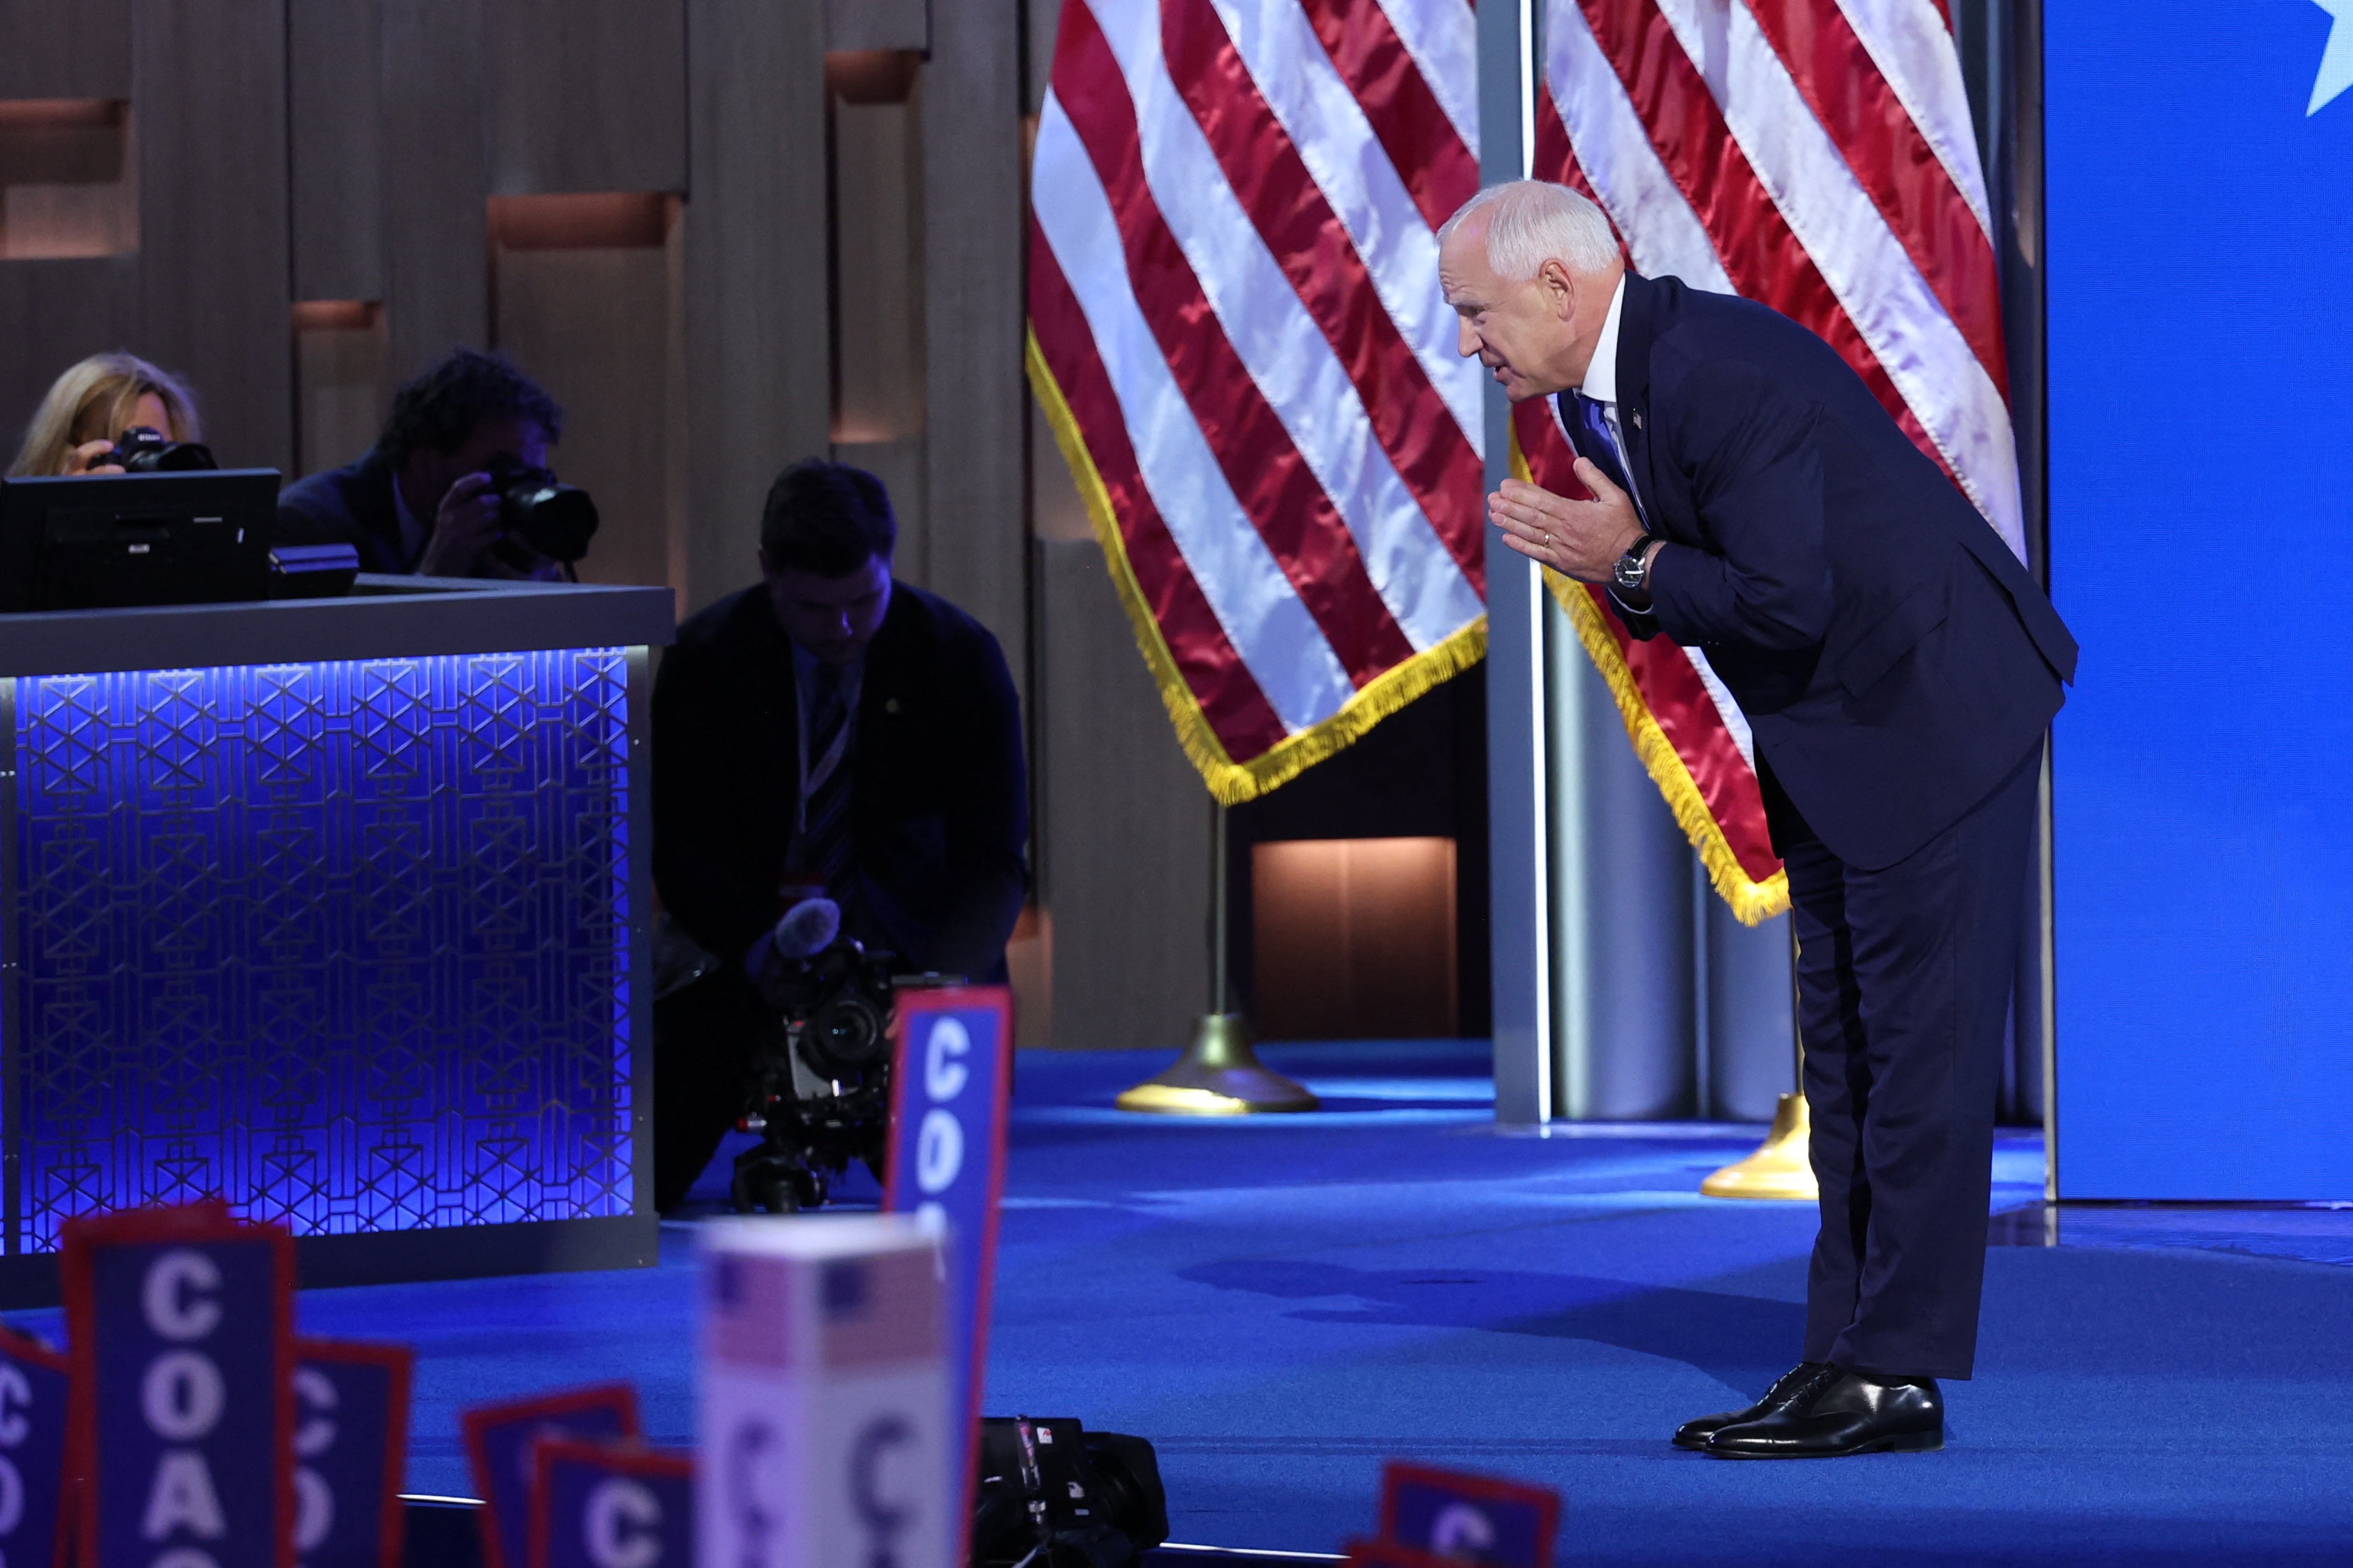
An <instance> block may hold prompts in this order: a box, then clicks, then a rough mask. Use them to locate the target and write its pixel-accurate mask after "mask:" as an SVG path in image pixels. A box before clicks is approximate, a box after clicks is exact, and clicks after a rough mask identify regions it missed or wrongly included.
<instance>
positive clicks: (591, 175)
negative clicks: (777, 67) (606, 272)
mask: <svg viewBox="0 0 2353 1568" xmlns="http://www.w3.org/2000/svg"><path fill="white" fill-rule="evenodd" d="M804 3H806V0H804ZM488 7H489V8H488V10H487V12H486V14H485V15H486V20H487V21H488V23H489V29H488V31H489V43H490V53H491V190H493V191H495V192H496V193H498V194H499V195H553V194H555V193H559V192H568V191H680V190H684V189H685V188H686V179H687V168H686V13H687V5H686V3H685V0H488ZM786 8H790V7H786ZM721 47H725V40H721Z"/></svg>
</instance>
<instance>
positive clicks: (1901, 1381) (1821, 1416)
mask: <svg viewBox="0 0 2353 1568" xmlns="http://www.w3.org/2000/svg"><path fill="white" fill-rule="evenodd" d="M1829 1372H1830V1375H1829V1376H1827V1377H1820V1378H1816V1379H1814V1380H1812V1381H1811V1382H1810V1384H1808V1385H1807V1386H1806V1388H1805V1389H1804V1390H1802V1391H1801V1392H1800V1393H1799V1394H1798V1395H1797V1396H1796V1397H1793V1398H1791V1399H1789V1400H1788V1401H1787V1402H1786V1403H1785V1404H1783V1405H1782V1406H1781V1407H1780V1408H1779V1409H1778V1410H1775V1411H1772V1412H1771V1413H1769V1414H1767V1415H1762V1416H1759V1417H1758V1418H1757V1419H1756V1420H1754V1421H1743V1422H1737V1423H1735V1424H1734V1425H1732V1426H1721V1427H1718V1428H1717V1429H1716V1433H1715V1436H1713V1437H1710V1438H1709V1439H1708V1440H1707V1448H1706V1453H1707V1455H1708V1457H1709V1458H1716V1459H1838V1458H1845V1457H1846V1456H1847V1455H1849V1454H1897V1453H1905V1454H1910V1453H1922V1452H1926V1451H1927V1450H1929V1449H1934V1448H1941V1447H1944V1446H1945V1396H1944V1395H1943V1394H1939V1393H1938V1392H1937V1391H1936V1379H1935V1378H1933V1377H1899V1378H1892V1379H1888V1380H1885V1381H1882V1380H1881V1379H1879V1378H1875V1377H1868V1376H1865V1375H1864V1374H1863V1373H1859V1372H1847V1371H1844V1370H1842V1369H1840V1368H1837V1367H1832V1368H1830V1369H1829Z"/></svg>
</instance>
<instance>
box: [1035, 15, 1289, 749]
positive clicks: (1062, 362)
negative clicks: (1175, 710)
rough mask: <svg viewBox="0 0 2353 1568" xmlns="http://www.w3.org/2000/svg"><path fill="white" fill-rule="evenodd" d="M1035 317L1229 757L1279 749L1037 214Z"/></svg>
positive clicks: (1137, 566) (1130, 560)
mask: <svg viewBox="0 0 2353 1568" xmlns="http://www.w3.org/2000/svg"><path fill="white" fill-rule="evenodd" d="M1071 9H1073V10H1076V9H1080V7H1077V6H1073V7H1072V8H1071ZM1029 324H1030V330H1031V331H1034V332H1036V333H1037V335H1038V349H1039V353H1042V354H1044V355H1045V358H1046V364H1047V367H1048V368H1049V369H1050V370H1051V371H1052V372H1053V373H1054V380H1055V382H1056V383H1057V384H1059V385H1060V387H1061V389H1062V397H1063V399H1064V401H1066V402H1067V403H1069V405H1071V417H1072V418H1073V419H1075V420H1077V421H1078V426H1079V431H1080V433H1081V435H1082V437H1084V438H1085V440H1086V446H1087V455H1088V456H1089V457H1090V458H1092V459H1093V460H1094V466H1095V472H1096V474H1097V476H1099V477H1100V478H1101V479H1102V480H1103V489H1105V490H1107V491H1108V492H1110V496H1111V509H1112V515H1113V517H1114V518H1116V519H1117V520H1118V522H1119V531H1120V539H1121V542H1122V544H1123V546H1124V550H1125V552H1126V555H1127V564H1128V570H1129V571H1130V572H1131V573H1133V574H1134V577H1135V584H1136V588H1137V590H1138V591H1139V592H1140V593H1141V594H1142V595H1143V596H1144V602H1145V608H1146V609H1147V610H1149V611H1150V613H1151V615H1152V618H1153V620H1154V621H1155V622H1156V623H1158V625H1159V627H1160V635H1161V637H1162V638H1163V639H1164V640H1165V641H1166V643H1167V645H1168V651H1169V654H1170V655H1171V657H1173V658H1175V659H1176V668H1177V670H1178V672H1179V673H1181V674H1182V675H1183V677H1184V679H1185V684H1186V686H1187V688H1189V689H1191V691H1192V693H1193V698H1194V700H1196V701H1197V702H1198V703H1199V704H1200V705H1201V712H1202V714H1203V716H1204V717H1205V718H1206V719H1208V723H1209V728H1210V729H1211V730H1213V731H1216V732H1217V736H1218V740H1219V742H1220V743H1221V744H1222V745H1223V746H1224V747H1225V748H1226V754H1227V755H1228V756H1229V757H1243V758H1247V757H1255V756H1258V755H1260V754H1261V753H1262V752H1267V751H1269V750H1271V749H1272V748H1273V747H1274V746H1276V745H1278V744H1280V743H1281V742H1282V740H1283V739H1284V736H1285V734H1286V733H1287V731H1284V729H1283V727H1282V720H1281V719H1280V718H1278V717H1277V716H1276V714H1275V711H1274V708H1273V705H1272V704H1271V703H1269V702H1268V701H1267V700H1266V694H1265V693H1264V692H1262V691H1261V690H1260V689H1259V688H1258V682H1257V681H1256V680H1254V679H1252V678H1251V676H1250V669H1249V668H1248V667H1247V666H1245V665H1244V664H1243V663H1242V659H1241V655H1240V653H1239V652H1237V651H1236V650H1235V648H1234V645H1233V644H1232V642H1231V641H1229V639H1228V638H1227V637H1226V631H1225V627H1224V626H1221V625H1219V621H1218V616H1217V612H1216V611H1214V610H1212V609H1211V608H1210V607H1209V601H1208V598H1207V597H1206V596H1204V595H1203V594H1202V592H1201V585H1200V584H1198V583H1197V582H1195V581H1194V580H1193V574H1192V571H1191V569H1190V568H1189V567H1187V565H1186V563H1185V557H1184V553H1183V552H1181V551H1179V550H1178V549H1177V548H1176V540H1175V539H1173V538H1171V537H1170V535H1169V532H1168V525H1167V523H1166V521H1163V519H1162V518H1161V516H1160V510H1159V508H1157V507H1156V506H1155V505H1154V504H1153V500H1152V492H1151V491H1150V490H1148V489H1145V485H1144V475H1143V472H1142V470H1141V469H1140V468H1138V467H1137V465H1136V461H1135V448H1134V446H1133V445H1132V444H1131V443H1130V442H1129V440H1128V437H1127V421H1126V418H1125V417H1124V415H1123V414H1122V413H1121V411H1120V405H1119V395H1118V394H1117V393H1115V392H1114V391H1113V390H1112V384H1111V377H1110V376H1109V375H1107V374H1104V371H1103V357H1102V355H1101V354H1099V353H1096V351H1095V343H1094V335H1093V333H1092V331H1089V330H1088V327H1087V318H1086V313H1085V312H1084V311H1083V310H1081V309H1080V308H1079V300H1078V296H1077V295H1075V294H1073V293H1071V285H1070V280H1069V279H1066V278H1064V277H1063V276H1062V268H1061V266H1060V263H1058V262H1057V261H1056V260H1055V259H1054V249H1053V247H1051V246H1050V245H1048V244H1047V243H1046V237H1045V235H1044V233H1043V232H1042V231H1041V230H1040V229H1039V226H1038V225H1037V222H1036V220H1034V219H1033V220H1031V223H1030V226H1029Z"/></svg>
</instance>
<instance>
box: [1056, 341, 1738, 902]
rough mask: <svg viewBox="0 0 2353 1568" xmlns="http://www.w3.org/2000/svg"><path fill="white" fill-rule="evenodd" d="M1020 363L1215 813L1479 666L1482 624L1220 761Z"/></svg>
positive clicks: (1076, 442)
mask: <svg viewBox="0 0 2353 1568" xmlns="http://www.w3.org/2000/svg"><path fill="white" fill-rule="evenodd" d="M1022 357H1023V359H1024V361H1025V363H1027V365H1028V367H1029V386H1030V389H1031V390H1032V391H1033V392H1035V393H1036V394H1037V395H1038V402H1039V406H1040V407H1042V408H1043V409H1044V410H1045V414H1046V423H1047V424H1048V425H1049V426H1051V427H1052V429H1053V432H1054V444H1055V445H1056V446H1058V447H1060V448H1061V449H1062V460H1063V461H1064V462H1066V463H1068V464H1069V465H1070V468H1071V479H1073V480H1075V481H1076V482H1077V484H1078V487H1079V499H1080V500H1082V501H1083V502H1084V503H1085V505H1086V509H1087V521H1088V523H1089V525H1090V526H1091V527H1092V528H1093V530H1094V535H1095V542H1097V543H1098V544H1100V545H1102V546H1103V564H1104V565H1105V566H1106V567H1107V568H1108V569H1109V570H1110V572H1111V580H1112V586H1113V587H1114V588H1115V589H1117V590H1118V592H1119V600H1120V603H1121V604H1122V605H1125V606H1126V607H1127V619H1128V624H1129V626H1131V627H1132V628H1133V629H1134V633H1135V646H1136V647H1138V648H1139V649H1140V650H1142V652H1143V654H1144V662H1145V667H1146V668H1149V669H1150V670H1151V671H1152V680H1153V684H1154V685H1155V686H1157V687H1158V688H1159V689H1160V700H1161V703H1162V705H1163V706H1165V707H1166V709H1167V710H1168V718H1169V721H1171V722H1172V723H1174V724H1175V725H1176V742H1177V744H1179V745H1181V746H1182V747H1184V748H1185V755H1186V756H1187V757H1188V758H1190V759H1192V763H1193V765H1194V766H1195V767H1197V768H1198V769H1199V770H1200V771H1201V778H1202V782H1203V783H1205V784H1208V787H1209V794H1210V795H1212V796H1213V797H1215V798H1216V800H1217V801H1218V803H1219V805H1240V804H1241V803H1242V802H1243V801H1246V800H1253V799H1256V798H1257V797H1258V796H1260V795H1264V794H1266V793H1267V792H1268V791H1269V790H1271V789H1273V788H1275V787H1276V786H1277V785H1279V784H1288V783H1289V782H1290V781H1291V780H1293V779H1294V778H1297V777H1298V776H1299V775H1300V774H1301V773H1304V772H1306V771H1307V769H1309V768H1311V767H1313V766H1314V765H1315V764H1316V763H1320V762H1322V761H1324V759H1325V758H1327V757H1329V756H1332V755H1333V754H1335V752H1341V751H1344V750H1345V749H1346V748H1347V747H1348V746H1349V745H1351V744H1353V743H1354V742H1356V741H1357V740H1358V739H1360V738H1362V737H1363V736H1364V735H1365V734H1366V731H1370V730H1371V729H1372V727H1373V726H1374V725H1376V724H1377V723H1379V722H1380V721H1382V720H1384V719H1386V718H1388V716H1389V715H1390V714H1392V713H1395V712H1396V711H1397V710H1398V709H1400V708H1403V707H1404V706H1405V705H1406V704H1407V703H1409V702H1411V701H1412V700H1414V699H1415V698H1417V697H1419V696H1422V695H1423V694H1424V693H1426V692H1428V691H1430V689H1432V688H1434V687H1436V686H1438V685H1439V684H1440V683H1441V682H1443V681H1446V680H1450V679H1452V678H1453V677H1455V676H1457V675H1460V674H1461V673H1462V672H1463V671H1464V670H1466V669H1469V668H1471V667H1472V665H1475V664H1477V663H1478V662H1479V661H1480V660H1481V659H1482V658H1485V657H1486V653H1487V618H1486V617H1485V616H1480V617H1479V618H1478V619H1476V620H1474V621H1472V622H1471V623H1470V624H1469V625H1467V626H1463V627H1462V628H1461V630H1460V631H1458V632H1455V633H1454V634H1453V635H1452V636H1451V637H1448V638H1446V640H1445V641H1443V642H1440V643H1438V644H1436V645H1435V646H1433V647H1427V648H1424V649H1423V650H1422V651H1421V652H1419V653H1418V654H1416V655H1414V656H1413V657H1412V658H1409V659H1407V660H1406V661H1405V662H1404V663H1402V664H1399V665H1398V666H1396V667H1395V668H1390V669H1388V670H1385V671H1383V672H1382V673H1381V674H1380V675H1379V676H1377V677H1376V678H1375V679H1373V680H1371V681H1370V682H1368V683H1366V685H1365V686H1364V687H1363V688H1362V689H1359V690H1358V691H1357V692H1356V695H1355V696H1354V697H1351V698H1350V699H1348V700H1347V701H1346V702H1345V704H1343V705H1342V707H1341V709H1340V710H1339V711H1338V712H1337V713H1335V714H1333V715H1332V716H1331V717H1330V718H1328V719H1326V720H1324V721H1323V722H1321V723H1319V724H1316V725H1314V726H1313V727H1311V728H1309V729H1305V730H1302V731H1299V732H1298V733H1297V734H1295V735H1290V736H1286V737H1285V738H1284V739H1283V740H1282V741H1281V742H1278V743H1277V744H1275V745H1274V746H1272V747H1271V748H1269V749H1268V750H1267V751H1265V752H1261V754H1260V755H1258V756H1255V757H1252V758H1250V760H1249V761H1248V762H1243V763H1237V762H1235V761H1234V760H1233V758H1232V757H1230V756H1229V755H1228V754H1227V752H1226V748H1225V746H1224V744H1223V743H1222V742H1219V739H1218V735H1217V731H1215V730H1213V729H1211V728H1210V727H1209V720H1208V715H1207V714H1206V713H1204V712H1202V711H1201V704H1200V701H1199V700H1198V699H1197V698H1196V697H1195V696H1194V695H1193V689H1192V688H1191V687H1190V686H1188V685H1187V684H1186V682H1185V677H1184V674H1183V672H1182V671H1180V670H1179V669H1178V668H1176V655H1175V654H1174V653H1172V652H1170V651H1169V647H1168V639H1167V638H1166V637H1164V636H1163V635H1162V634H1161V630H1160V623H1159V622H1158V621H1157V620H1156V619H1155V618H1154V616H1153V614H1152V607H1151V606H1150V605H1147V604H1146V603H1145V598H1144V590H1143V588H1142V587H1141V586H1140V585H1139V584H1137V583H1136V580H1135V570H1134V567H1133V566H1132V565H1130V564H1129V563H1128V559H1127V542H1126V541H1125V540H1124V538H1123V537H1122V536H1121V534H1120V531H1119V521H1118V519H1117V518H1115V517H1113V515H1112V509H1111V492H1110V490H1109V489H1106V488H1105V486H1104V484H1103V476H1102V475H1101V474H1100V473H1098V472H1097V471H1096V469H1095V463H1094V458H1093V456H1092V454H1091V453H1089V452H1088V450H1087V446H1086V441H1085V438H1084V437H1082V435H1081V433H1080V431H1079V425H1078V420H1077V419H1076V418H1075V417H1073V416H1072V415H1071V405H1070V403H1069V401H1068V400H1067V399H1065V398H1064V397H1063V395H1062V389H1061V386H1060V384H1058V383H1057V382H1056V381H1055V380H1054V373H1053V372H1052V371H1051V370H1050V369H1049V368H1048V366H1047V364H1046V356H1045V353H1044V352H1043V351H1042V350H1040V349H1039V346H1038V334H1037V331H1036V330H1035V329H1032V330H1031V331H1029V333H1028V346H1027V349H1026V351H1025V353H1024V354H1023V356H1022ZM1686 777H1688V775H1686ZM1703 809H1704V808H1703ZM1751 923H1752V924H1753V923H1754V922H1753V921H1752V922H1751Z"/></svg>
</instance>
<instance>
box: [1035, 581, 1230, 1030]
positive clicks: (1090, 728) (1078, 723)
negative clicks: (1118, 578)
mask: <svg viewBox="0 0 2353 1568" xmlns="http://www.w3.org/2000/svg"><path fill="white" fill-rule="evenodd" d="M1037 549H1038V551H1039V600H1040V611H1041V613H1040V615H1039V626H1040V638H1041V650H1040V651H1041V654H1042V657H1041V658H1040V659H1039V679H1040V683H1041V685H1042V687H1043V689H1042V690H1041V691H1040V693H1039V707H1040V709H1041V710H1042V711H1040V712H1037V713H1033V714H1032V716H1031V719H1030V723H1031V725H1032V729H1033V733H1036V734H1039V735H1040V736H1042V743H1041V744H1040V745H1039V759H1040V763H1041V771H1042V773H1043V774H1044V779H1043V789H1042V791H1041V794H1042V795H1043V799H1042V802H1041V812H1040V831H1039V837H1040V838H1041V840H1042V844H1041V848H1042V849H1043V851H1044V853H1043V856H1042V860H1043V863H1044V864H1043V867H1042V869H1043V871H1044V883H1043V888H1042V893H1043V898H1042V900H1041V901H1042V902H1043V903H1044V904H1045V905H1046V907H1047V909H1048V910H1050V912H1051V915H1052V919H1053V925H1052V930H1053V937H1054V952H1053V963H1052V975H1053V987H1054V1002H1053V1019H1054V1026H1053V1027H1054V1038H1053V1043H1054V1045H1055V1046H1057V1047H1064V1048H1073V1049H1097V1048H1108V1047H1148V1046H1168V1047H1174V1046H1181V1045H1183V1044H1184V1043H1185V1041H1186V1039H1187V1036H1188V1034H1189V1033H1190V1030H1191V1027H1192V1023H1193V1020H1194V1018H1195V1017H1196V1016H1198V1015H1199V1014H1201V1013H1202V1012H1204V1011H1206V1010H1207V1008H1208V998H1209V929H1208V921H1209V838H1210V822H1211V813H1212V811H1213V810H1214V809H1215V808H1214V807H1213V806H1212V805H1211V804H1210V801H1209V795H1208V791H1207V790H1206V789H1204V788H1202V786H1201V777H1200V774H1198V773H1196V772H1195V771H1194V769H1193V765H1192V763H1188V762H1187V761H1186V760H1185V753H1184V752H1181V751H1179V750H1178V749H1177V746H1176V732H1175V731H1173V730H1172V729H1171V728H1170V727H1169V724H1168V716H1167V713H1166V710H1164V709H1163V708H1162V707H1161V705H1160V696H1159V693H1158V692H1157V691H1156V690H1155V689H1154V688H1153V684H1152V677H1151V675H1150V674H1149V673H1148V672H1147V671H1146V670H1145V665H1144V660H1143V658H1140V657H1139V656H1138V655H1137V653H1136V651H1135V637H1134V634H1133V633H1131V632H1130V631H1129V629H1128V624H1127V615H1126V612H1125V611H1124V609H1122V608H1121V606H1120V603H1119V598H1118V595H1116V594H1114V593H1113V590H1112V585H1111V578H1110V575H1109V574H1107V573H1106V572H1105V571H1104V570H1103V552H1102V551H1100V550H1098V549H1096V548H1095V546H1094V545H1093V543H1092V542H1078V541H1048V540H1041V541H1039V543H1038V545H1037Z"/></svg>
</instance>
